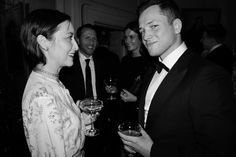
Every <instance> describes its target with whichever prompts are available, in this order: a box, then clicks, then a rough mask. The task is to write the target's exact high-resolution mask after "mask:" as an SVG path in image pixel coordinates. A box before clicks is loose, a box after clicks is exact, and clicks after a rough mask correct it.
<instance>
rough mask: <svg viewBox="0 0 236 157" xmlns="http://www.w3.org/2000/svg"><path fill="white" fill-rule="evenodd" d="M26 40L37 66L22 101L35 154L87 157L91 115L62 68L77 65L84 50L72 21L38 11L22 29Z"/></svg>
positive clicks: (23, 37)
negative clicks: (78, 100)
mask: <svg viewBox="0 0 236 157" xmlns="http://www.w3.org/2000/svg"><path fill="white" fill-rule="evenodd" d="M21 41H22V44H23V46H24V48H26V50H27V51H26V52H27V54H28V56H29V60H30V61H31V62H30V64H31V65H32V66H33V67H34V68H33V70H32V72H31V74H30V76H29V78H28V81H27V84H26V87H25V90H24V95H23V98H22V114H23V122H24V123H23V124H24V130H25V136H26V141H27V143H28V146H29V150H30V152H31V155H32V156H33V157H72V156H73V157H75V156H76V157H82V156H83V151H82V148H83V145H84V140H85V135H84V132H85V124H86V125H87V122H88V123H89V118H90V117H89V116H87V115H85V114H84V113H81V112H80V110H79V108H78V107H77V106H76V104H75V103H74V101H73V99H72V98H71V96H70V94H69V91H68V90H67V89H66V88H65V87H64V85H63V84H62V83H61V82H60V80H59V79H58V75H59V72H60V70H61V68H62V67H64V66H68V67H69V66H72V65H73V56H74V53H75V51H76V50H78V45H77V43H76V41H75V39H74V28H73V25H72V23H71V19H70V17H69V16H68V15H66V14H64V13H61V12H59V11H56V10H49V9H40V10H35V11H32V12H31V13H30V14H29V15H28V17H27V18H26V19H25V21H24V23H23V25H22V28H21ZM78 90H80V89H78Z"/></svg>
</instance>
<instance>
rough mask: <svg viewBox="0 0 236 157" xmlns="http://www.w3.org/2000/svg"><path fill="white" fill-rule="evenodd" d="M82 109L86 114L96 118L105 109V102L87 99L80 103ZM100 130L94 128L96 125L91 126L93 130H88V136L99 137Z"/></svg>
mask: <svg viewBox="0 0 236 157" xmlns="http://www.w3.org/2000/svg"><path fill="white" fill-rule="evenodd" d="M79 107H80V109H81V110H82V111H83V112H85V113H86V114H90V115H91V117H95V116H96V114H97V113H98V112H99V111H100V110H101V109H102V108H103V102H102V101H101V100H98V99H93V98H87V99H84V100H82V101H81V102H80V103H79ZM99 132H100V131H99V129H96V128H95V127H94V123H92V124H91V128H90V129H89V130H86V136H97V135H99Z"/></svg>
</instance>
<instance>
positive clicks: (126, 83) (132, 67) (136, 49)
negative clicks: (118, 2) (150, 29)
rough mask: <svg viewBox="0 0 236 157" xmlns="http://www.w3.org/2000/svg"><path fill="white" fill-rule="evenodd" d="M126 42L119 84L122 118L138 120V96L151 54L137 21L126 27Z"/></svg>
mask: <svg viewBox="0 0 236 157" xmlns="http://www.w3.org/2000/svg"><path fill="white" fill-rule="evenodd" d="M124 44H125V47H126V49H127V55H126V56H124V57H123V58H122V60H121V68H120V75H119V86H120V88H121V93H120V96H121V99H122V100H123V102H122V109H121V110H122V112H121V114H122V116H121V117H122V119H123V120H129V121H130V120H132V121H137V118H138V114H137V96H138V95H139V91H140V85H141V82H142V77H143V74H144V72H145V69H146V67H147V65H148V60H149V55H148V52H147V50H146V48H145V47H144V45H143V44H142V40H141V35H140V33H139V27H138V22H137V21H131V22H130V23H128V24H127V25H126V27H125V28H124Z"/></svg>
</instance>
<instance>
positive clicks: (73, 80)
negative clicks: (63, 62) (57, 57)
mask: <svg viewBox="0 0 236 157" xmlns="http://www.w3.org/2000/svg"><path fill="white" fill-rule="evenodd" d="M93 60H94V68H95V76H96V78H95V79H96V91H97V98H98V99H101V100H103V99H104V95H105V89H104V82H103V81H104V78H105V76H106V69H105V64H104V62H103V61H102V60H101V59H99V58H97V57H93ZM84 79H85V78H84V76H83V72H82V68H81V64H80V60H79V55H75V56H74V64H73V66H72V67H64V68H63V69H62V70H61V72H60V80H61V81H62V83H63V84H64V85H65V87H66V88H67V89H68V90H69V92H70V95H71V96H72V98H73V99H74V101H75V102H76V101H77V100H82V99H84V98H86V96H85V85H84V82H85V81H84Z"/></svg>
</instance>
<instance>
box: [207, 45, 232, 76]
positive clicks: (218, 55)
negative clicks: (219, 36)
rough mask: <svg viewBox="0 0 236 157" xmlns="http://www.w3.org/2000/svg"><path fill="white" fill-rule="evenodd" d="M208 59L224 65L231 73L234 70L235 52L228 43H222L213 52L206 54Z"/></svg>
mask: <svg viewBox="0 0 236 157" xmlns="http://www.w3.org/2000/svg"><path fill="white" fill-rule="evenodd" d="M206 59H208V60H210V61H212V62H214V63H216V64H218V65H220V66H222V67H223V68H225V70H227V71H228V72H229V73H230V74H232V70H233V53H232V52H231V51H230V50H229V48H227V47H226V45H224V44H223V45H221V46H219V47H217V48H216V49H214V50H213V51H212V52H211V53H209V54H208V55H207V56H206Z"/></svg>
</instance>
